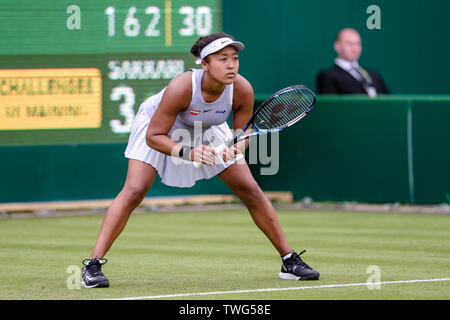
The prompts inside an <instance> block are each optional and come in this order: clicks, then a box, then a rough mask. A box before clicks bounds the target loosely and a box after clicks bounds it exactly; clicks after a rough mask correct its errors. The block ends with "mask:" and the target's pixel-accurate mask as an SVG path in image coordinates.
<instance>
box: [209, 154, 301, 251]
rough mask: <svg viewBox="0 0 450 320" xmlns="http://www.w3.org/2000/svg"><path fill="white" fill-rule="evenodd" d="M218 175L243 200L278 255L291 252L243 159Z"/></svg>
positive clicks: (269, 203) (271, 210)
mask: <svg viewBox="0 0 450 320" xmlns="http://www.w3.org/2000/svg"><path fill="white" fill-rule="evenodd" d="M218 176H219V177H220V179H222V181H223V182H224V183H225V184H226V185H227V186H228V187H229V188H230V189H231V190H232V191H233V192H234V193H235V194H236V195H237V196H238V197H239V199H241V200H242V202H244V204H245V205H246V206H247V208H248V210H249V212H250V215H251V216H252V218H253V221H254V222H255V223H256V225H257V226H258V227H259V228H260V229H261V231H262V232H264V234H265V235H266V236H267V237H268V238H269V240H270V242H271V243H272V244H273V246H274V247H275V248H276V249H277V250H278V252H279V253H280V255H281V256H283V255H286V254H288V253H290V252H292V248H291V247H290V246H289V243H288V241H287V239H286V236H285V235H284V233H283V230H282V229H281V225H280V222H279V220H278V217H277V214H276V212H275V209H274V208H273V206H272V203H271V202H270V201H269V199H267V197H266V195H265V194H264V193H263V191H262V190H261V188H260V187H259V185H258V183H257V182H256V181H255V179H254V178H253V176H252V174H251V172H250V169H249V167H248V165H247V163H246V162H245V160H244V159H242V160H241V161H239V163H237V164H234V165H232V166H230V167H228V168H227V169H225V170H224V171H222V172H221V173H220V174H219V175H218Z"/></svg>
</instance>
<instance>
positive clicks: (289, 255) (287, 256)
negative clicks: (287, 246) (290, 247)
mask: <svg viewBox="0 0 450 320" xmlns="http://www.w3.org/2000/svg"><path fill="white" fill-rule="evenodd" d="M291 255H292V252H290V253H288V254H287V255H285V256H284V257H283V260H286V259H289V258H290V257H291Z"/></svg>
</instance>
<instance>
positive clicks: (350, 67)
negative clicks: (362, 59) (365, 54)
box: [334, 58, 377, 97]
mask: <svg viewBox="0 0 450 320" xmlns="http://www.w3.org/2000/svg"><path fill="white" fill-rule="evenodd" d="M334 63H336V65H337V66H338V67H341V68H342V69H344V70H345V71H347V72H348V73H350V74H351V75H352V77H353V78H355V79H356V80H358V81H359V82H363V80H364V79H363V77H362V76H361V73H360V72H358V71H357V70H361V67H360V66H359V63H358V61H347V60H343V59H340V58H336V59H335V60H334ZM364 89H365V90H366V92H367V94H368V95H369V96H370V97H375V96H376V95H377V90H376V89H375V88H374V87H373V86H364Z"/></svg>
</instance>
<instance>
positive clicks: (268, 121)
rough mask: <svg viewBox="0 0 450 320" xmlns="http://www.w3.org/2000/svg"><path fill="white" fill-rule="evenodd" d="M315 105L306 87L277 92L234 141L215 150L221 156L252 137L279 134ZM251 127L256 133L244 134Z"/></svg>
mask: <svg viewBox="0 0 450 320" xmlns="http://www.w3.org/2000/svg"><path fill="white" fill-rule="evenodd" d="M315 103H316V96H315V94H314V92H312V91H311V90H310V89H309V88H307V87H305V86H301V85H297V86H291V87H288V88H285V89H282V90H280V91H278V92H276V93H275V94H273V95H272V96H270V97H269V98H267V99H266V100H265V101H264V102H263V103H261V105H260V106H259V107H258V109H257V110H256V111H255V113H254V114H253V115H252V117H251V119H250V121H249V122H248V123H247V124H246V125H245V127H244V128H242V129H241V130H239V132H238V133H237V134H236V135H235V136H234V137H233V138H232V139H230V140H229V141H227V142H226V143H224V144H222V145H220V146H218V147H216V148H215V151H216V154H218V155H221V154H222V152H223V151H224V150H225V149H226V148H230V147H231V146H233V145H234V144H235V143H236V142H238V141H242V140H245V139H248V138H250V137H251V136H256V135H261V134H268V133H273V132H278V131H281V130H283V129H285V128H288V127H290V126H292V125H293V124H294V123H296V122H298V121H300V120H301V119H302V118H304V117H305V116H306V115H307V114H308V113H309V112H310V111H311V109H312V108H313V106H314V104H315ZM250 126H252V127H253V128H254V129H255V131H254V132H252V133H249V134H244V132H245V131H246V130H247V129H248V128H249V127H250ZM193 164H194V166H195V167H196V168H200V167H201V166H203V163H201V162H197V161H194V162H193Z"/></svg>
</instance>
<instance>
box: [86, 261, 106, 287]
mask: <svg viewBox="0 0 450 320" xmlns="http://www.w3.org/2000/svg"><path fill="white" fill-rule="evenodd" d="M106 262H108V260H106V259H98V258H92V259H84V260H83V261H82V263H83V264H84V267H83V270H82V271H81V278H82V281H81V285H82V286H83V287H86V288H107V287H109V280H108V279H107V278H106V277H105V275H104V274H103V272H102V265H104V264H105V263H106Z"/></svg>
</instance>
